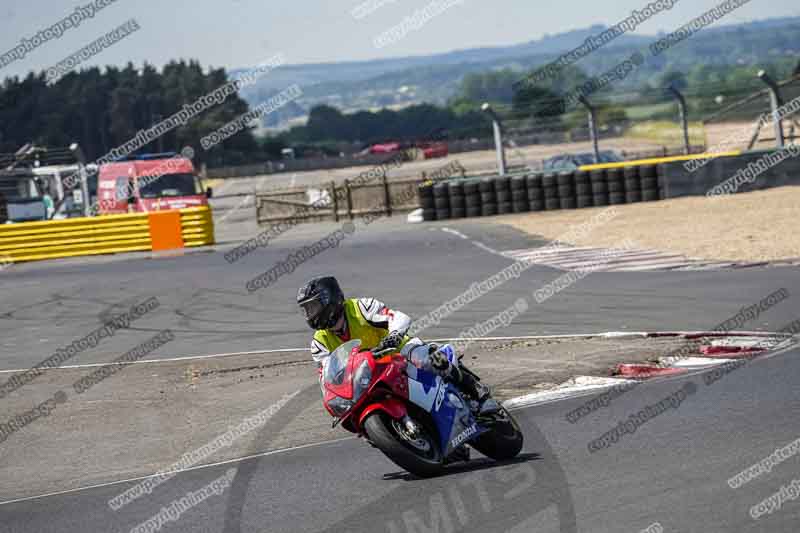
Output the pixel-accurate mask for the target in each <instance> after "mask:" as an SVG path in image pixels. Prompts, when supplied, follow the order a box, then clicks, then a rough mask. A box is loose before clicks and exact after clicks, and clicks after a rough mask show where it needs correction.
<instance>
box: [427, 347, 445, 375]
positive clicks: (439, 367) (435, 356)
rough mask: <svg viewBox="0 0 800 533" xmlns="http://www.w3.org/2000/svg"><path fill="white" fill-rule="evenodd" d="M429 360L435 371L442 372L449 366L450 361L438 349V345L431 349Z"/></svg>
mask: <svg viewBox="0 0 800 533" xmlns="http://www.w3.org/2000/svg"><path fill="white" fill-rule="evenodd" d="M430 361H431V366H432V367H433V369H434V370H436V371H437V372H444V371H445V370H447V369H448V368H449V367H450V361H448V360H447V356H446V355H445V354H443V353H442V352H440V351H439V348H438V346H437V347H436V348H435V349H433V350H432V351H431V353H430Z"/></svg>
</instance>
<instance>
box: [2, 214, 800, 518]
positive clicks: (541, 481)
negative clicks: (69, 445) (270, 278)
mask: <svg viewBox="0 0 800 533" xmlns="http://www.w3.org/2000/svg"><path fill="white" fill-rule="evenodd" d="M443 227H449V228H453V229H457V230H458V231H460V232H461V233H462V234H463V235H466V236H467V237H469V238H468V239H464V238H462V237H460V236H458V235H456V234H453V233H449V232H444V231H442V228H443ZM332 229H333V226H324V227H315V228H298V229H297V233H296V234H294V235H287V237H285V238H284V239H282V240H281V241H277V242H275V243H273V244H271V245H270V246H269V247H268V248H266V249H263V250H259V251H257V252H255V253H253V254H252V255H251V256H249V257H247V258H246V259H244V260H242V261H241V262H238V263H236V264H234V265H229V264H228V263H227V262H225V260H224V259H223V257H222V255H221V254H220V253H199V254H192V255H188V256H186V257H181V258H172V259H158V260H123V261H119V260H81V261H74V262H68V263H59V264H39V265H23V266H20V267H15V268H12V269H10V270H7V271H5V272H2V273H0V274H1V275H2V277H0V284H2V285H0V287H1V288H0V291H1V292H0V295H2V301H3V310H2V312H3V315H2V316H0V327H2V330H0V335H2V343H3V345H2V350H0V360H1V361H2V365H3V368H20V367H25V366H31V365H33V364H35V363H36V362H38V361H40V360H42V359H44V358H45V357H46V356H48V355H49V354H50V353H52V351H53V350H54V349H55V348H58V347H61V346H63V345H65V344H68V343H69V342H71V341H72V340H74V339H77V338H79V337H81V336H82V335H85V334H87V333H89V332H90V331H91V330H92V329H94V328H96V327H98V326H99V325H100V324H101V323H102V321H103V320H105V319H107V318H108V317H110V316H112V315H113V314H115V313H116V312H119V311H121V310H123V309H126V308H127V307H129V306H130V305H132V304H133V303H137V302H140V301H143V300H144V299H146V298H148V297H151V296H156V297H158V298H159V300H160V301H161V304H162V305H161V307H160V308H159V309H158V310H156V311H154V312H153V313H152V315H148V316H146V317H143V318H141V319H140V320H138V321H137V322H135V323H134V325H133V327H132V328H131V329H130V330H129V331H126V332H122V333H119V334H118V335H117V336H115V337H114V338H113V339H108V340H105V341H103V343H102V344H101V346H98V347H97V348H95V349H92V350H87V351H86V352H84V353H81V354H79V355H78V356H76V357H75V358H73V360H71V361H70V363H88V362H107V361H109V360H110V359H112V358H113V355H111V354H115V353H119V352H122V351H125V350H129V349H131V348H132V347H133V346H135V345H136V344H137V343H138V342H141V341H143V340H145V339H147V338H149V337H150V336H151V335H152V334H153V333H154V332H156V331H159V330H161V329H164V328H167V327H169V328H172V329H173V331H174V332H175V336H176V340H175V341H173V342H172V343H170V344H168V345H167V346H165V347H164V349H163V350H161V351H159V352H157V353H156V354H155V356H174V355H191V354H207V353H216V352H231V351H238V350H257V349H261V348H265V349H268V348H282V347H296V346H302V345H304V344H305V343H306V342H307V339H308V332H307V331H306V330H305V328H304V325H303V324H302V322H301V321H300V320H299V317H298V315H297V314H296V311H295V310H294V307H293V305H292V303H293V298H294V294H295V291H296V287H297V286H298V285H299V284H300V283H301V282H302V281H303V280H305V279H307V278H308V277H311V276H313V275H315V274H319V273H323V272H330V273H334V274H336V275H337V277H339V279H340V280H341V282H342V284H343V285H344V286H345V287H346V288H349V289H350V290H351V292H352V293H353V294H354V295H374V296H377V297H380V298H382V299H384V300H385V301H387V303H390V304H391V305H392V306H395V307H397V308H399V309H403V310H406V311H408V312H409V313H411V314H413V315H420V314H422V313H424V312H426V311H429V310H431V309H433V308H435V307H436V306H438V305H440V304H441V303H442V302H443V301H445V300H447V299H450V298H453V297H454V296H456V295H458V294H459V293H461V292H462V291H464V290H465V289H466V288H468V287H469V285H470V284H471V283H473V282H476V281H480V280H482V279H485V278H486V277H488V276H490V275H492V274H494V273H496V272H498V271H499V270H501V269H502V268H504V267H506V266H508V265H509V264H510V263H511V261H510V260H508V259H506V258H503V257H500V256H498V255H496V254H493V253H491V252H489V251H487V250H486V248H485V246H488V247H491V248H494V249H496V250H506V249H518V248H523V247H526V246H534V245H536V244H537V241H536V240H535V239H532V238H529V237H526V236H523V235H520V234H518V233H516V232H514V231H513V230H509V229H507V228H503V227H487V226H481V225H477V224H475V223H466V222H464V223H459V224H447V225H441V224H435V225H424V226H397V225H391V224H381V223H376V224H375V225H372V226H370V227H369V228H367V229H364V230H363V231H362V228H360V227H359V228H358V230H357V231H356V232H355V234H354V235H353V237H352V238H349V239H347V240H345V241H344V242H343V243H342V244H341V246H340V247H339V248H338V249H335V250H328V251H326V252H325V253H324V254H323V255H321V256H318V257H317V258H315V259H314V260H312V261H310V262H309V263H308V264H305V265H303V266H301V267H299V268H298V269H297V270H296V271H295V272H294V273H293V274H291V275H287V276H285V277H283V278H281V279H280V280H279V281H278V282H277V283H276V284H275V285H274V286H272V287H270V288H268V289H264V290H261V291H258V292H257V293H255V295H250V294H248V293H247V291H246V290H245V287H244V284H245V282H246V281H247V280H248V279H250V278H252V277H253V276H255V275H257V274H259V273H261V272H263V271H264V270H266V269H268V268H269V267H270V266H272V265H273V264H274V263H275V262H276V261H278V260H280V259H283V258H285V256H286V254H288V253H289V252H290V251H292V250H293V249H294V248H295V247H297V246H302V245H304V244H308V243H309V242H311V241H312V240H313V239H314V238H318V237H319V236H321V235H323V234H324V233H326V232H327V231H330V230H332ZM473 239H474V240H477V241H480V243H482V245H484V246H477V245H476V244H475V243H474V242H472V240H473ZM538 244H541V242H539V243H538ZM799 274H800V273H799V272H798V270H797V269H796V268H774V269H747V270H738V271H725V272H696V273H687V272H680V273H668V272H667V273H641V274H633V273H620V274H600V273H598V274H593V275H590V276H589V277H587V278H585V279H583V280H581V281H580V282H578V283H577V284H576V285H574V286H573V287H571V288H570V289H568V290H566V291H564V292H563V293H561V294H559V295H557V296H555V297H553V298H552V299H550V300H548V301H547V302H545V303H544V304H542V305H541V306H535V307H533V308H532V310H530V311H528V313H526V314H524V315H522V316H521V317H519V318H518V319H517V320H515V321H514V323H512V324H511V325H510V326H509V327H507V328H505V329H504V330H502V331H498V332H497V334H503V335H514V334H517V335H531V334H550V333H576V332H592V331H607V330H617V331H619V330H670V329H692V330H695V329H710V328H713V327H714V326H716V325H717V324H719V323H721V322H723V321H725V320H726V319H728V318H730V317H732V316H733V315H735V314H736V313H737V312H738V311H739V309H741V308H742V307H743V306H747V305H751V304H753V303H755V302H757V301H758V300H760V299H761V298H763V297H765V296H766V295H767V294H769V293H771V292H773V291H775V290H777V289H779V288H787V289H788V290H789V291H790V293H793V291H794V289H795V288H797V287H798V286H799V285H800V284H798V276H799ZM558 275H559V273H558V272H556V271H554V270H552V269H550V268H546V267H533V268H531V269H530V270H528V271H527V272H525V273H524V274H522V276H521V277H520V278H519V279H518V280H514V281H511V282H509V283H507V284H506V285H503V286H502V287H500V288H498V289H496V290H494V291H492V292H491V293H489V294H487V295H485V296H483V297H482V298H480V299H479V300H478V301H476V302H474V303H473V304H471V305H469V306H467V307H466V308H464V309H462V310H461V311H459V312H457V313H455V314H454V315H452V316H451V317H448V318H447V320H446V321H444V322H443V323H442V324H441V325H440V326H438V327H437V328H433V329H432V330H431V331H430V333H426V335H425V336H427V337H436V336H447V335H454V334H457V332H458V331H460V330H461V329H463V328H466V327H469V326H471V325H473V324H475V323H476V322H479V321H483V320H486V319H487V318H489V317H490V316H492V315H494V314H495V313H498V312H499V311H501V310H502V309H505V308H506V307H508V306H509V305H510V304H511V303H513V301H514V300H515V299H517V298H518V297H520V296H521V295H525V294H527V295H528V296H530V295H531V294H532V292H533V291H535V290H536V289H538V288H540V287H541V285H542V284H544V283H547V282H550V281H552V280H553V279H555V278H556V277H557V276H558ZM798 317H800V305H798V299H797V298H796V297H794V294H792V295H791V297H790V298H789V299H788V300H786V301H784V302H781V303H780V304H779V305H777V306H775V307H773V308H772V309H770V310H769V311H767V312H765V313H764V314H763V315H761V316H760V317H759V318H758V319H757V321H754V322H753V323H752V324H748V326H749V327H748V329H768V330H774V329H777V328H779V327H781V326H783V325H785V324H788V323H790V322H792V321H793V320H795V319H796V318H798ZM43 339H44V340H43ZM797 355H798V353H797V350H796V349H795V350H792V351H788V352H785V353H780V354H778V355H775V356H773V357H771V358H767V359H759V360H755V361H754V362H752V363H751V364H749V365H748V366H747V367H746V368H743V369H740V370H737V371H736V372H734V373H732V374H730V375H728V376H726V377H725V378H724V379H723V380H721V381H719V382H717V383H715V384H713V386H707V385H706V384H705V382H704V381H703V378H702V376H700V375H691V376H688V377H680V378H673V379H667V380H659V381H656V382H651V383H648V384H646V385H643V386H640V387H638V388H636V389H634V390H633V391H630V392H628V393H627V394H625V395H623V396H621V397H620V398H617V399H616V400H615V401H614V402H613V403H612V404H611V405H610V406H609V407H608V408H605V409H601V410H599V411H597V412H595V413H593V414H592V415H590V416H588V417H586V418H585V419H582V420H581V421H579V422H578V423H576V424H570V423H569V422H567V421H566V420H565V418H564V415H565V414H566V413H567V412H569V411H570V410H572V409H574V408H576V407H577V406H578V405H580V404H581V403H583V402H584V401H585V400H586V398H580V399H577V398H576V399H571V400H567V401H559V402H556V403H552V404H548V405H540V406H537V407H531V408H524V409H522V410H520V411H518V412H517V416H518V417H519V419H520V421H521V423H522V426H523V429H524V432H525V434H526V446H525V449H524V452H523V455H522V456H521V457H520V459H519V460H518V461H515V462H512V463H508V464H502V465H496V464H494V463H490V462H488V461H484V460H481V459H478V460H476V461H474V462H473V463H471V464H469V465H467V466H461V467H457V466H456V467H453V468H452V471H451V472H450V473H449V475H446V476H443V477H441V478H437V479H432V480H416V479H412V478H409V477H408V476H406V475H404V474H403V473H402V472H399V471H398V469H397V468H396V467H395V466H394V465H392V464H391V463H389V462H388V461H387V460H386V459H385V458H384V457H383V456H382V455H381V454H380V453H379V452H378V451H377V450H374V449H372V448H370V447H368V446H367V445H365V443H363V442H360V441H358V440H353V439H350V440H343V441H338V442H329V443H324V444H320V445H315V446H312V447H307V448H300V449H293V450H287V451H283V452H279V453H272V454H271V455H267V456H262V457H254V458H251V459H246V460H243V461H239V462H234V463H230V464H225V465H219V466H210V467H207V468H201V469H197V470H192V471H188V472H184V473H180V474H178V475H177V476H176V477H175V478H173V479H171V480H169V481H168V482H166V483H164V484H163V485H161V486H160V487H158V488H156V489H155V490H154V491H153V493H152V494H150V495H147V496H144V497H142V498H139V499H138V500H136V501H135V502H133V503H131V504H129V505H127V506H125V507H123V508H122V509H121V510H119V511H112V510H111V509H110V508H109V506H108V505H107V501H108V500H109V499H110V498H112V497H114V496H116V495H118V494H119V493H121V492H122V491H124V490H125V489H127V488H128V487H130V486H131V485H133V484H134V482H133V481H131V482H127V483H119V484H114V485H111V486H103V487H97V488H91V489H86V490H79V491H76V492H71V493H67V494H61V495H51V496H46V497H42V498H34V499H27V500H24V501H19V502H11V503H6V502H0V533H5V532H9V533H10V532H15V533H16V532H26V533H27V532H50V531H54V532H55V531H58V532H73V531H74V532H94V531H121V532H122V531H124V532H127V531H131V529H133V528H134V527H135V526H137V525H138V524H141V523H143V522H145V521H147V520H148V519H150V518H151V517H153V516H154V515H155V514H157V513H159V511H160V510H161V509H162V507H168V506H169V505H170V504H171V502H172V501H173V500H176V499H178V498H181V497H183V496H185V495H186V494H187V493H188V492H190V491H197V490H198V489H200V488H202V487H204V486H206V485H207V484H209V483H211V482H212V481H214V480H215V479H219V478H220V476H223V475H224V474H225V473H226V472H227V471H229V469H231V468H233V469H234V471H233V472H232V474H234V477H233V480H232V483H231V486H230V487H228V488H227V489H226V490H224V491H223V492H222V494H220V495H214V496H211V497H210V498H209V499H208V500H206V501H205V502H203V503H202V504H200V505H197V506H196V507H193V508H191V509H189V510H187V511H186V512H184V513H183V514H181V516H180V517H179V518H178V519H177V520H176V521H174V522H167V523H163V524H161V527H160V529H158V530H160V531H187V532H188V531H221V532H225V533H231V532H240V531H242V532H244V531H247V532H250V531H258V532H261V531H389V532H395V531H398V532H399V531H409V532H411V531H511V532H518V531H563V532H570V531H591V532H595V531H596V532H620V531H622V532H624V531H633V532H639V531H642V530H644V529H645V528H647V527H648V526H651V525H653V524H655V523H659V524H660V525H661V526H662V527H663V529H664V530H665V531H793V530H794V526H795V524H796V523H797V521H798V510H800V501H794V500H793V501H786V502H785V503H784V504H783V507H782V508H781V509H780V510H778V511H776V512H775V513H774V514H771V515H766V516H764V517H762V518H760V519H759V520H757V521H755V520H753V519H752V518H751V517H750V516H749V512H750V508H751V507H752V506H753V505H756V504H758V503H759V502H761V501H762V500H763V499H765V498H767V497H769V496H771V495H772V494H773V493H775V492H777V491H779V490H780V489H781V486H782V485H787V484H789V483H791V482H792V480H793V478H794V477H798V478H800V472H797V458H796V457H795V458H790V459H788V460H787V461H785V462H784V463H783V464H781V465H780V466H777V467H775V468H774V469H773V470H772V471H771V472H770V473H768V474H764V475H762V476H760V477H759V478H758V479H756V480H753V481H751V482H750V483H748V484H747V485H745V486H744V487H741V488H739V489H736V490H734V489H731V488H730V487H729V486H728V485H727V483H726V482H727V480H728V479H729V478H730V477H732V476H734V475H735V474H737V473H738V472H740V471H742V470H744V469H745V468H747V467H749V466H751V465H752V464H754V463H756V462H758V461H759V460H761V459H763V458H764V457H766V456H769V455H770V454H771V453H772V452H774V451H775V449H776V448H778V447H781V446H785V445H786V444H788V443H790V442H792V441H794V440H795V439H797V438H798V436H800V435H798V433H800V420H798V419H799V418H800V410H798V408H797V407H798V405H797V404H798V402H800V399H799V398H798V396H797V394H796V391H797V389H798V387H797V376H798V375H800V368H798V366H799V363H798V359H797ZM690 382H691V383H693V384H694V387H695V389H696V392H695V393H694V394H691V395H689V396H688V397H687V398H686V399H685V400H684V401H683V403H681V404H680V405H679V406H678V407H677V408H675V409H670V410H668V411H666V412H665V413H663V414H661V415H659V416H658V417H656V418H653V419H651V420H650V421H648V422H647V423H646V424H645V425H643V426H642V427H639V428H638V430H637V431H636V432H635V433H633V434H628V435H623V436H622V437H621V438H620V440H619V441H618V442H617V443H615V444H613V445H612V446H610V447H609V448H607V449H602V450H599V451H596V452H590V450H589V447H588V444H589V442H590V441H592V440H593V439H596V438H598V437H600V436H601V435H603V434H604V433H605V432H607V431H609V430H610V429H612V428H613V427H615V426H617V424H618V423H619V422H620V421H623V420H626V419H627V417H628V416H629V415H630V414H632V413H634V412H637V411H639V410H641V409H642V408H643V407H644V406H646V405H652V404H655V403H657V402H659V401H660V400H662V399H664V398H666V397H668V396H670V395H673V394H675V392H676V391H678V390H679V389H683V388H685V387H686V385H687V384H688V383H690ZM316 402H319V392H318V390H315V387H311V388H309V389H306V390H305V391H303V393H301V394H300V395H298V396H297V397H296V398H295V399H293V400H292V401H291V402H290V403H289V404H288V405H287V406H285V407H284V408H283V409H282V410H281V411H280V412H279V413H278V415H276V416H275V417H274V418H273V419H271V420H270V421H269V422H268V423H267V424H266V425H265V426H264V427H263V429H261V430H259V434H258V436H256V437H254V438H253V441H252V451H253V453H257V452H258V451H260V450H263V449H265V448H266V447H267V444H268V443H269V439H270V436H271V435H272V434H276V433H278V431H279V430H280V429H281V428H282V427H284V426H285V425H286V424H288V423H289V422H291V420H292V419H293V417H295V416H297V415H298V413H300V412H301V411H302V410H303V409H304V408H305V407H306V406H308V405H311V404H312V403H316ZM342 434H343V436H346V435H347V434H346V433H344V432H342ZM131 444H132V445H135V442H132V443H131ZM87 453H91V450H87ZM476 455H477V454H476ZM0 460H2V456H1V455H0Z"/></svg>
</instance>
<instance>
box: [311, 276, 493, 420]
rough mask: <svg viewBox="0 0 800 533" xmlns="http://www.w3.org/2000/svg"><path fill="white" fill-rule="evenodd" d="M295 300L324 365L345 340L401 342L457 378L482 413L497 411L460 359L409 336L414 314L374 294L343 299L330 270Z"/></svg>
mask: <svg viewBox="0 0 800 533" xmlns="http://www.w3.org/2000/svg"><path fill="white" fill-rule="evenodd" d="M297 304H298V305H299V306H300V309H301V310H302V312H303V316H304V317H305V319H306V322H307V323H308V325H309V326H310V327H311V329H313V330H315V333H314V338H313V339H312V340H311V356H312V357H313V358H314V361H316V363H317V364H318V365H319V368H322V363H323V361H324V360H325V358H326V357H328V356H329V355H330V354H331V352H333V351H334V350H335V349H336V348H338V347H339V346H341V345H342V344H343V343H345V342H347V341H349V340H352V339H359V340H361V343H362V345H363V346H365V347H371V348H372V350H373V351H380V350H385V349H387V348H397V349H399V350H400V353H401V354H402V355H403V356H405V357H406V359H408V360H409V362H411V364H413V365H415V366H416V367H418V368H424V369H426V370H432V371H435V372H437V373H439V375H441V376H442V377H443V378H444V379H445V380H447V381H450V382H451V383H453V384H454V385H455V386H456V387H457V388H458V389H459V390H460V391H461V392H462V393H464V395H465V396H466V397H467V398H468V399H469V400H471V402H470V403H471V404H472V408H473V410H474V411H475V412H476V413H477V414H480V415H489V414H493V413H496V412H497V411H498V409H499V405H498V404H497V402H496V401H495V400H494V399H492V398H491V397H490V395H489V388H488V387H486V386H485V385H483V384H482V383H481V382H480V381H478V380H477V379H475V378H474V377H473V376H472V374H471V373H469V372H465V371H463V370H462V369H461V368H460V367H459V364H458V362H457V361H456V362H455V363H454V364H451V363H450V361H448V359H447V356H446V355H445V354H443V353H442V352H441V351H439V346H437V345H436V344H433V343H428V344H426V343H424V342H422V341H421V340H420V339H419V338H416V337H414V338H409V337H408V335H406V333H407V332H408V329H409V328H410V327H411V318H410V317H409V316H408V315H406V314H405V313H401V312H399V311H395V310H392V309H389V308H388V307H387V306H386V305H385V304H384V303H383V302H381V301H379V300H376V299H375V298H347V299H345V297H344V293H343V292H342V289H341V288H340V287H339V282H338V281H337V280H336V278H334V277H332V276H326V277H318V278H314V279H312V280H310V281H309V282H307V283H306V284H305V285H303V286H302V287H300V290H299V291H298V292H297Z"/></svg>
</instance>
